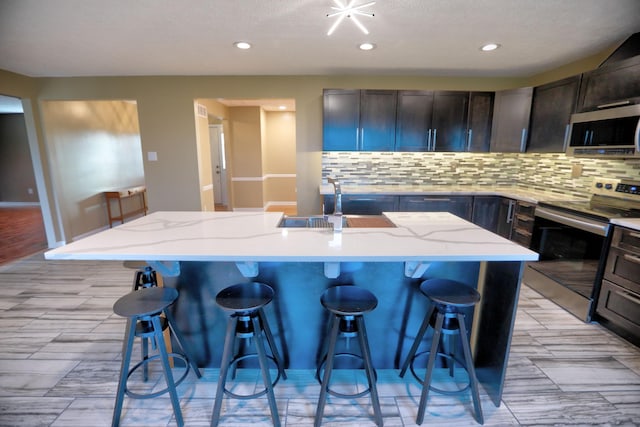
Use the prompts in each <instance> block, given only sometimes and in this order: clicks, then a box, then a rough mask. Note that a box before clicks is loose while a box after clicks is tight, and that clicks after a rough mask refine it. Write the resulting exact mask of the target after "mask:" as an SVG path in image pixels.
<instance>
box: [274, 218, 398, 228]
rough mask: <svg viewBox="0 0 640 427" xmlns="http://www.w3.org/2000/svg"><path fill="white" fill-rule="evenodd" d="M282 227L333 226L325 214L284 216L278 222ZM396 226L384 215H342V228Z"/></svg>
mask: <svg viewBox="0 0 640 427" xmlns="http://www.w3.org/2000/svg"><path fill="white" fill-rule="evenodd" d="M278 227H281V228H333V225H332V224H331V223H330V222H329V220H328V219H326V218H325V217H323V216H319V215H315V216H284V217H282V219H281V220H280V222H279V223H278ZM361 227H366V228H381V227H395V224H393V223H392V222H391V221H389V219H388V218H387V217H386V216H384V215H348V216H343V217H342V228H361Z"/></svg>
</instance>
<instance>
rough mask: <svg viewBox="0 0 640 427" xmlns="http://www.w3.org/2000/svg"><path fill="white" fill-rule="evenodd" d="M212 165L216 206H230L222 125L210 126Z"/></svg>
mask: <svg viewBox="0 0 640 427" xmlns="http://www.w3.org/2000/svg"><path fill="white" fill-rule="evenodd" d="M209 143H210V145H211V165H212V167H213V197H214V202H215V204H216V206H229V201H228V196H227V161H226V153H225V149H224V130H223V127H222V125H221V124H219V125H209Z"/></svg>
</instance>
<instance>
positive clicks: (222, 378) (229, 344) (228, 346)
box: [211, 316, 238, 427]
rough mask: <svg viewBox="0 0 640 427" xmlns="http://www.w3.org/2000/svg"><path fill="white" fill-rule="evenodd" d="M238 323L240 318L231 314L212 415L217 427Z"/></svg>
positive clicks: (212, 425)
mask: <svg viewBox="0 0 640 427" xmlns="http://www.w3.org/2000/svg"><path fill="white" fill-rule="evenodd" d="M237 324H238V318H237V317H236V316H229V320H227V333H226V334H225V338H224V348H223V351H222V360H221V361H220V375H219V377H218V387H217V390H216V399H215V403H214V405H213V415H212V416H211V427H216V426H217V425H218V423H219V422H220V411H221V409H222V399H223V398H224V387H225V384H226V382H227V373H228V372H229V362H231V353H232V352H233V346H234V342H235V333H236V332H235V331H236V325H237Z"/></svg>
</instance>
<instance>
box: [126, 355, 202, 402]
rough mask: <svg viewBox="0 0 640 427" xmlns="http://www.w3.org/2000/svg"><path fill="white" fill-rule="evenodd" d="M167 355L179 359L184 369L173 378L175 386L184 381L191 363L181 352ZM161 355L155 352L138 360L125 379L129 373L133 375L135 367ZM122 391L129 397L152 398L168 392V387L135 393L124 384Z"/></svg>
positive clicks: (128, 375) (137, 367)
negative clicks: (178, 376)
mask: <svg viewBox="0 0 640 427" xmlns="http://www.w3.org/2000/svg"><path fill="white" fill-rule="evenodd" d="M167 356H168V357H169V358H173V359H174V360H175V359H178V360H181V361H182V362H183V363H184V367H185V369H184V372H183V374H182V375H181V376H180V378H178V379H177V380H176V379H174V385H175V386H176V387H178V385H179V384H180V383H182V381H184V380H185V378H187V375H189V370H190V369H191V365H190V364H189V361H188V360H187V358H186V357H185V356H184V355H183V354H180V353H168V354H167ZM161 357H162V355H161V354H155V355H153V356H151V357H148V358H146V359H143V360H141V361H140V362H138V363H137V364H136V365H135V366H134V367H133V368H131V369H130V370H129V373H128V374H127V380H129V377H130V376H131V375H133V373H134V372H135V371H136V370H137V369H139V368H140V367H142V366H143V365H146V364H148V363H150V362H152V361H154V360H156V359H159V358H161ZM124 392H125V394H126V395H127V396H129V397H131V398H133V399H151V398H154V397H158V396H161V395H163V394H165V393H168V392H169V387H165V388H163V389H162V390H159V391H156V392H153V393H136V392H133V391H131V390H129V388H128V387H127V386H126V385H125V389H124Z"/></svg>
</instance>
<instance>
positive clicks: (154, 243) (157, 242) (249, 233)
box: [45, 212, 538, 262]
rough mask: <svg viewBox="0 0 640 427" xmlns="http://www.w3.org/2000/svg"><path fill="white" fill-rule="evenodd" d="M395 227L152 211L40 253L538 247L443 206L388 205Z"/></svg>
mask: <svg viewBox="0 0 640 427" xmlns="http://www.w3.org/2000/svg"><path fill="white" fill-rule="evenodd" d="M385 215H386V216H387V217H388V218H389V219H390V220H391V221H392V222H393V223H394V224H395V225H396V227H395V228H344V229H343V231H342V232H334V231H333V230H332V229H310V228H278V227H277V224H278V222H279V221H280V219H281V217H282V214H281V213H275V212H273V213H269V212H266V213H263V212H155V213H152V214H150V215H147V216H144V217H141V218H139V219H136V220H134V221H131V222H128V223H125V224H122V225H119V226H117V227H115V228H112V229H109V230H106V231H102V232H99V233H96V234H94V235H91V236H88V237H85V238H83V239H80V240H77V241H75V242H72V243H70V244H67V245H65V246H62V247H60V248H56V249H54V250H51V251H48V252H46V253H45V258H46V259H57V260H60V259H73V260H123V261H124V260H130V261H137V260H140V261H240V262H246V261H252V262H267V261H280V262H283V261H306V262H315V261H323V262H340V261H361V262H396V261H532V260H537V259H538V254H536V253H535V252H532V251H530V250H528V249H526V248H524V247H522V246H520V245H517V244H515V243H513V242H511V241H509V240H507V239H504V238H502V237H500V236H498V235H496V234H494V233H491V232H489V231H486V230H484V229H482V228H480V227H478V226H476V225H474V224H472V223H470V222H467V221H464V220H462V219H460V218H458V217H456V216H454V215H452V214H449V213H445V212H410V213H406V212H389V213H385Z"/></svg>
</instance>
